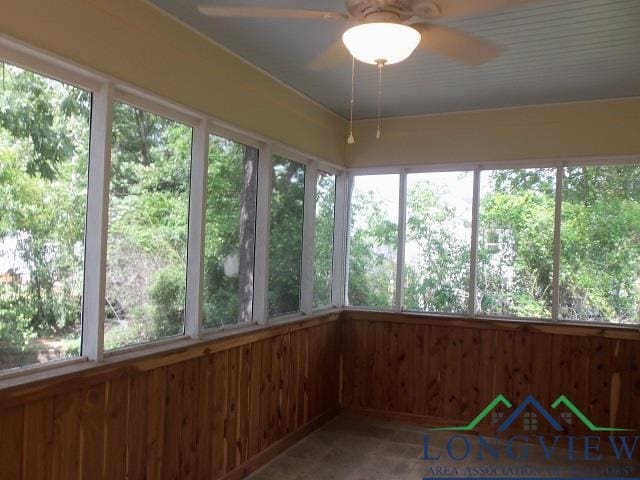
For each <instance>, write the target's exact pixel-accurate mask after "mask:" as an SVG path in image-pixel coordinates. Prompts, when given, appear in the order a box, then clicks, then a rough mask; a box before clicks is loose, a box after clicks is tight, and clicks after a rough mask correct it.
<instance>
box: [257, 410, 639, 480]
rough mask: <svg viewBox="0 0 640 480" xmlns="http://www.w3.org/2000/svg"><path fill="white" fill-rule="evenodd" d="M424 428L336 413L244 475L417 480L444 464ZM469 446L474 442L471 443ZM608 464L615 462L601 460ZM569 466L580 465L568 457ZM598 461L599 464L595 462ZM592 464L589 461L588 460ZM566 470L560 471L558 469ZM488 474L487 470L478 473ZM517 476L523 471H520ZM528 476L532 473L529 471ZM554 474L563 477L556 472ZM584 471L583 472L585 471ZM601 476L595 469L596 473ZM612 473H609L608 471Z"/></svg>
mask: <svg viewBox="0 0 640 480" xmlns="http://www.w3.org/2000/svg"><path fill="white" fill-rule="evenodd" d="M423 434H424V429H423V428H420V427H418V426H411V425H406V424H398V423H391V422H383V421H380V420H374V419H371V418H367V417H359V416H354V415H346V414H342V415H339V416H338V417H336V418H334V419H333V420H331V421H330V422H328V423H327V424H326V425H324V426H323V427H322V428H320V429H318V430H316V431H315V432H313V433H311V434H310V435H308V436H307V437H305V438H303V439H302V440H301V441H300V442H298V443H297V444H296V445H294V446H292V447H291V448H289V449H288V450H286V451H285V452H283V453H282V454H281V455H279V456H278V457H276V458H274V459H273V460H272V461H271V462H270V463H268V464H267V465H265V466H264V467H262V468H261V469H260V470H258V471H256V472H255V473H254V474H253V475H251V476H250V477H248V478H249V479H250V480H302V479H304V480H400V479H402V480H404V479H407V480H421V479H422V478H428V477H433V476H434V475H435V476H437V475H438V473H437V472H434V471H433V470H430V467H432V466H434V465H439V466H444V462H426V461H425V460H423V459H422V455H423ZM430 438H432V442H433V445H432V446H431V447H430V451H432V452H434V454H437V453H442V454H443V458H444V449H445V442H446V441H447V439H448V438H449V433H444V432H443V433H439V434H435V435H433V436H431V434H430ZM474 445H475V443H474ZM603 463H609V464H614V463H615V462H607V461H605V462H603ZM479 464H480V462H477V461H472V462H470V463H467V464H465V463H464V462H449V463H448V465H449V466H452V465H455V466H456V467H458V468H459V469H460V470H459V473H460V474H459V475H457V476H458V477H464V476H467V475H464V474H463V473H462V470H461V468H463V467H464V466H465V465H479ZM499 464H500V465H516V466H520V465H522V462H513V461H511V462H504V461H503V462H500V463H499ZM526 465H528V466H546V467H547V468H550V466H551V465H552V464H551V463H548V462H546V461H545V460H544V459H543V458H542V456H541V454H538V453H535V452H532V454H531V455H530V457H529V460H528V461H527V462H526ZM572 465H573V466H574V467H579V466H580V465H581V464H580V463H577V462H573V463H572ZM599 465H600V464H599ZM626 465H631V466H630V468H634V469H635V470H634V471H633V475H632V476H635V477H637V476H638V474H639V473H640V468H639V467H638V464H637V463H629V462H627V464H626ZM591 466H593V463H592V465H591ZM452 473H453V472H451V471H449V472H446V474H445V472H444V471H441V472H440V474H441V476H443V477H455V476H456V475H453V474H452ZM564 474H565V475H566V472H564ZM481 476H482V477H484V478H487V479H489V478H492V477H491V475H481ZM522 476H527V475H526V474H524V475H522ZM528 476H529V477H531V476H532V475H531V474H529V475H528ZM559 476H563V474H562V473H560V474H559ZM585 476H586V475H585ZM589 476H598V477H605V476H606V475H603V474H602V472H601V471H599V472H598V475H589ZM609 476H615V475H609Z"/></svg>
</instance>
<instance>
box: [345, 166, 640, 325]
mask: <svg viewBox="0 0 640 480" xmlns="http://www.w3.org/2000/svg"><path fill="white" fill-rule="evenodd" d="M620 165H640V155H620V156H608V157H600V156H598V157H572V158H564V159H538V160H524V161H511V162H509V161H502V162H484V163H453V164H452V163H449V164H425V165H411V166H393V167H389V166H386V167H363V168H352V169H349V171H348V175H349V191H348V198H349V201H348V203H349V205H348V212H349V216H350V215H351V198H350V195H351V191H352V189H353V179H354V178H355V177H358V176H366V175H388V174H396V175H399V177H400V211H399V218H398V243H397V244H396V248H397V252H398V254H397V256H398V258H397V260H398V269H397V271H396V298H395V302H394V303H395V305H394V308H391V309H381V308H375V307H362V306H350V305H349V304H348V302H347V299H348V291H347V289H348V276H349V271H348V270H349V251H348V250H349V249H348V239H349V238H350V232H348V231H347V232H346V238H347V252H346V256H345V261H344V265H345V279H344V283H343V285H344V289H345V290H344V296H343V297H342V298H343V301H344V308H345V309H350V310H365V311H383V312H388V311H395V312H409V313H415V314H423V315H429V316H432V317H442V318H461V319H467V318H469V319H470V318H477V319H479V320H498V321H499V320H505V321H516V322H536V323H538V322H544V323H562V324H564V325H579V326H592V327H594V328H602V327H603V326H606V327H607V328H615V329H625V330H640V326H639V325H620V324H615V323H601V322H588V321H576V320H571V321H570V320H563V319H562V318H560V312H559V311H558V310H559V304H560V298H559V282H560V253H561V244H560V232H561V226H562V225H561V216H562V187H563V179H564V169H565V167H588V166H620ZM531 168H554V169H555V170H556V182H555V211H554V217H555V218H554V233H553V250H552V251H553V278H552V287H553V298H552V315H551V318H550V319H549V318H535V317H517V316H514V315H485V314H481V313H479V311H478V306H477V305H476V301H477V299H476V296H477V295H476V291H477V256H478V226H479V207H480V175H481V174H482V172H483V171H486V170H518V169H531ZM458 171H459V172H465V171H466V172H473V176H474V178H473V202H472V221H471V239H470V240H471V244H470V245H471V249H470V265H469V286H468V288H469V302H468V309H467V312H466V313H443V312H431V311H419V310H406V309H404V307H403V305H402V299H399V298H398V295H402V294H403V288H404V285H403V282H404V258H402V259H401V257H404V245H403V240H404V238H405V237H406V193H407V192H406V176H407V174H410V173H442V172H458ZM403 178H404V192H403ZM348 225H350V221H349V222H347V226H348Z"/></svg>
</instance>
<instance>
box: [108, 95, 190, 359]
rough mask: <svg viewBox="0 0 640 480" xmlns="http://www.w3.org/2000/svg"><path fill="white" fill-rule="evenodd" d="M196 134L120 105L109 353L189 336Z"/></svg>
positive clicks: (115, 132) (115, 154)
mask: <svg viewBox="0 0 640 480" xmlns="http://www.w3.org/2000/svg"><path fill="white" fill-rule="evenodd" d="M191 134H192V132H191V128H189V127H186V126H184V125H182V124H180V123H178V122H175V121H172V120H169V119H166V118H163V117H160V116H158V115H154V114H152V113H149V112H146V111H143V110H140V109H138V108H135V107H132V106H130V105H126V104H123V103H119V102H116V103H115V105H114V113H113V140H112V141H113V145H112V153H111V187H110V191H109V201H110V204H109V233H108V246H107V289H106V290H107V292H106V302H105V303H106V305H105V309H106V310H105V317H106V318H105V350H110V349H114V348H119V347H123V346H127V345H131V344H136V343H143V342H148V341H151V340H156V339H159V338H162V337H167V336H172V335H178V334H181V333H183V331H184V304H185V290H186V245H187V219H188V207H189V172H190V163H191V136H192V135H191Z"/></svg>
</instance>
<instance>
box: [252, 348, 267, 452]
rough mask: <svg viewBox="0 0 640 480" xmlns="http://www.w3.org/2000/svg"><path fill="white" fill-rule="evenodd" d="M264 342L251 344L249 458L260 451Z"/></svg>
mask: <svg viewBox="0 0 640 480" xmlns="http://www.w3.org/2000/svg"><path fill="white" fill-rule="evenodd" d="M262 375H263V374H262V342H255V343H252V344H251V405H250V412H249V456H250V457H252V456H253V455H255V454H257V453H258V452H259V451H260V433H261V431H260V406H261V404H262V398H263V397H262V392H263V384H264V380H263V377H262Z"/></svg>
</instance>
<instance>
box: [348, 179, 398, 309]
mask: <svg viewBox="0 0 640 480" xmlns="http://www.w3.org/2000/svg"><path fill="white" fill-rule="evenodd" d="M399 182H400V180H399V176H398V175H360V176H357V177H355V178H354V180H353V188H352V192H351V225H350V228H349V235H350V237H349V242H350V243H349V285H348V299H349V305H354V306H365V307H377V308H391V307H393V305H394V297H395V279H396V266H397V265H396V264H397V241H398V208H399V207H398V195H399V188H400V184H399Z"/></svg>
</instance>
